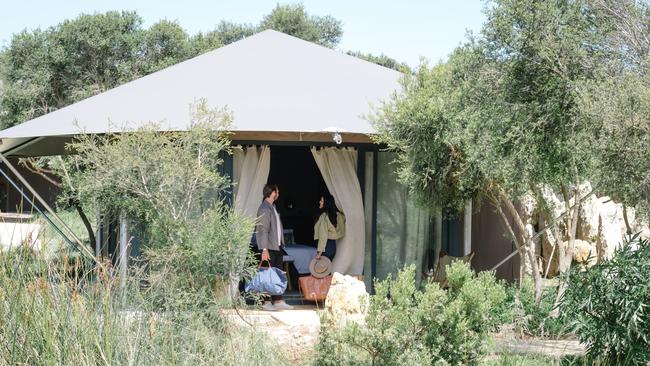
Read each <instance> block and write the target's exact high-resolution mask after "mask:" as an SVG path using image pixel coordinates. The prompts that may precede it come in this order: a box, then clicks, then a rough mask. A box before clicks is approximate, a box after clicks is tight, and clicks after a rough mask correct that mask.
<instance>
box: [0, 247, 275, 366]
mask: <svg viewBox="0 0 650 366" xmlns="http://www.w3.org/2000/svg"><path fill="white" fill-rule="evenodd" d="M143 276H144V274H143V273H136V274H132V275H131V276H129V278H128V281H126V287H125V288H121V287H120V283H121V281H120V279H119V278H118V277H116V276H115V275H114V274H112V273H106V272H100V271H95V270H94V269H93V268H92V267H91V266H89V265H87V264H85V263H83V262H82V261H81V260H79V259H78V258H77V259H73V260H71V259H68V258H65V257H64V258H58V259H53V260H48V259H46V258H45V256H44V255H43V254H41V253H35V252H33V251H32V250H31V249H28V248H19V249H16V250H13V251H11V252H4V253H0V365H20V364H23V365H53V364H60V365H73V364H74V365H185V364H191V365H203V364H210V365H258V364H264V363H271V364H276V365H277V364H285V360H284V359H282V356H281V354H280V353H279V352H277V350H276V349H275V348H274V346H273V344H272V343H271V342H269V339H268V338H267V337H266V336H264V335H263V334H259V333H255V332H254V331H253V330H252V329H242V328H237V327H234V326H232V325H231V324H229V323H228V322H227V321H226V320H225V319H224V317H223V316H221V312H220V309H221V308H222V302H221V300H220V299H219V298H216V297H214V296H212V297H211V300H204V301H203V302H202V304H201V306H200V307H199V306H197V307H194V308H192V307H184V308H182V309H177V310H173V309H165V310H161V309H160V307H158V306H156V304H155V302H154V301H152V300H151V298H152V296H150V292H151V291H153V290H151V289H144V290H143V289H141V283H142V279H143V278H144V277H143Z"/></svg>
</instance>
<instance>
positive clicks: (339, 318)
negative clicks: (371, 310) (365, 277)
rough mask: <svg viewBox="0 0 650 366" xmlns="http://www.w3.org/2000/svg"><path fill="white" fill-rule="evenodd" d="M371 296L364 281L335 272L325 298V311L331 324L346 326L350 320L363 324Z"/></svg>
mask: <svg viewBox="0 0 650 366" xmlns="http://www.w3.org/2000/svg"><path fill="white" fill-rule="evenodd" d="M369 300H370V297H369V295H368V292H367V291H366V285H365V283H364V282H363V281H360V280H359V279H357V278H355V277H353V276H347V275H343V274H341V273H338V272H334V274H333V275H332V284H331V285H330V289H329V291H328V293H327V298H326V299H325V313H326V315H327V321H328V322H329V324H330V325H334V326H340V327H344V326H345V325H346V324H348V323H350V322H354V323H357V324H363V323H364V321H365V316H366V314H367V311H368V305H369Z"/></svg>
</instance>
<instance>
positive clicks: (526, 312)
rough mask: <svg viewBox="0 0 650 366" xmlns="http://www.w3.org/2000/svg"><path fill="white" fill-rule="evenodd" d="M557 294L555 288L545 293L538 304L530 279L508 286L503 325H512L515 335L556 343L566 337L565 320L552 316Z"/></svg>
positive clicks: (546, 290)
mask: <svg viewBox="0 0 650 366" xmlns="http://www.w3.org/2000/svg"><path fill="white" fill-rule="evenodd" d="M556 294H557V289H555V288H548V289H545V290H544V291H543V292H542V298H541V300H540V303H539V304H537V303H536V302H535V288H534V284H533V282H532V281H531V280H530V279H529V278H525V279H524V280H523V281H522V282H521V283H519V284H513V285H511V286H509V287H508V289H507V300H506V305H505V306H504V310H505V314H504V315H503V322H504V323H512V324H513V325H514V330H515V331H517V332H519V333H523V334H526V335H530V336H534V337H541V338H552V339H556V338H561V337H563V336H565V335H567V333H568V326H567V324H566V321H565V318H564V317H557V316H553V315H552V311H553V309H554V305H555V297H556Z"/></svg>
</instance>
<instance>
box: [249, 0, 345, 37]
mask: <svg viewBox="0 0 650 366" xmlns="http://www.w3.org/2000/svg"><path fill="white" fill-rule="evenodd" d="M259 29H260V30H264V29H274V30H276V31H279V32H282V33H286V34H290V35H292V36H294V37H298V38H301V39H304V40H305V41H309V42H314V43H318V44H320V45H323V46H325V47H330V48H333V47H336V45H337V44H338V43H339V41H340V40H341V35H342V34H343V29H342V28H341V21H339V20H336V19H334V18H333V17H331V16H323V17H321V16H313V15H309V14H308V13H307V12H306V11H305V7H304V6H303V5H302V4H289V5H280V4H278V5H276V6H275V8H274V9H273V10H272V11H271V13H270V14H268V15H267V16H265V17H264V19H262V22H261V23H260V25H259Z"/></svg>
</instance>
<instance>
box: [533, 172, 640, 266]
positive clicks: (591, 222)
mask: <svg viewBox="0 0 650 366" xmlns="http://www.w3.org/2000/svg"><path fill="white" fill-rule="evenodd" d="M580 191H581V195H584V194H587V193H589V192H591V191H592V187H591V184H589V183H585V184H583V185H581V187H580ZM542 194H543V196H544V199H545V200H546V202H547V204H548V206H549V208H550V209H551V215H553V217H558V216H559V215H561V214H563V213H564V210H565V206H564V200H563V198H562V196H561V195H560V194H556V193H555V192H553V191H552V190H551V189H549V188H548V187H545V188H544V189H542ZM574 202H575V199H574V198H572V199H571V201H570V205H571V206H572V205H573V204H574ZM527 205H530V204H527ZM527 210H529V209H527ZM627 216H628V219H629V222H630V226H631V228H632V231H633V232H635V233H636V232H641V233H642V234H641V236H642V237H650V228H649V227H648V224H647V223H642V222H639V220H637V219H636V217H635V216H636V215H635V211H634V209H633V208H630V207H628V208H627ZM544 224H545V223H544V221H543V220H541V221H540V227H544ZM625 233H626V227H625V220H624V219H623V205H622V204H619V203H615V202H614V201H612V200H611V199H610V198H609V197H607V196H603V197H598V196H596V195H595V194H592V195H591V196H589V197H588V198H587V199H585V200H584V201H583V202H582V204H581V207H580V218H579V220H578V228H577V232H576V240H580V241H581V242H580V244H578V242H576V255H574V260H576V261H578V262H583V261H585V260H586V259H587V257H588V255H591V256H592V259H591V261H590V263H588V264H589V265H593V263H591V262H596V261H598V260H599V259H609V258H611V257H612V256H613V255H614V251H615V250H616V248H619V247H620V246H621V243H622V241H623V237H624V235H625ZM557 234H559V235H556V236H559V238H560V240H561V241H563V242H564V245H565V247H566V241H565V239H567V229H566V222H565V221H564V220H562V221H560V222H559V229H558V230H557ZM555 240H557V238H554V237H553V236H547V235H544V237H543V241H542V248H543V251H542V253H543V258H544V270H546V268H547V266H548V263H549V261H550V266H549V267H548V268H549V271H548V273H549V275H550V276H555V275H557V274H558V259H557V254H558V253H557V252H558V250H557V248H556V249H555V251H553V246H554V245H555ZM578 251H580V253H578ZM551 252H553V257H552V258H551Z"/></svg>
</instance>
